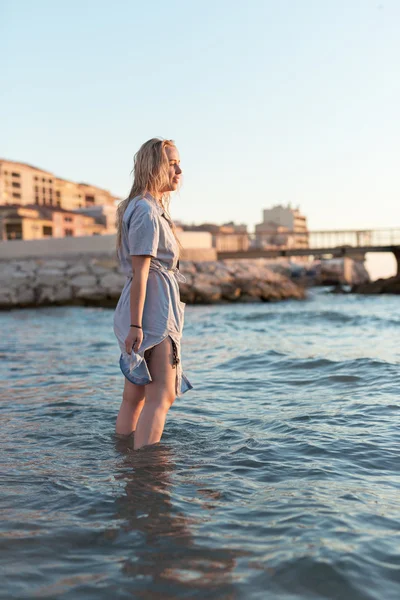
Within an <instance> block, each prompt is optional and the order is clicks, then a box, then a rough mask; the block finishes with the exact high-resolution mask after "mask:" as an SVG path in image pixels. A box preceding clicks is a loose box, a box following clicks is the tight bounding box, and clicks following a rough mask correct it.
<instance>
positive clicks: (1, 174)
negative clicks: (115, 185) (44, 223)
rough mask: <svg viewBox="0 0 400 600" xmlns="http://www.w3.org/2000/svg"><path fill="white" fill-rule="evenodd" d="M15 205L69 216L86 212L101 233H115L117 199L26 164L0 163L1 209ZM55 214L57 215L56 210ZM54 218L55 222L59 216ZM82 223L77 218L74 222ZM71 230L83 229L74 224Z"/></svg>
mask: <svg viewBox="0 0 400 600" xmlns="http://www.w3.org/2000/svg"><path fill="white" fill-rule="evenodd" d="M15 205H19V206H21V207H31V208H32V207H46V208H48V209H49V210H55V209H62V210H64V211H69V212H70V213H73V212H74V211H77V212H82V213H83V214H85V213H86V211H88V213H87V214H88V216H93V217H94V218H95V219H96V221H97V222H98V223H99V224H101V225H102V227H101V231H100V233H114V232H115V216H116V208H117V198H116V197H115V196H113V195H112V194H110V192H108V191H107V190H103V189H101V188H98V187H96V186H93V185H89V184H87V183H76V182H74V181H68V180H66V179H61V178H60V177H56V176H54V175H53V174H52V173H49V172H48V171H44V170H43V169H38V168H36V167H33V166H31V165H28V164H25V163H19V162H14V161H10V160H0V206H15ZM38 214H39V213H38ZM54 214H55V215H56V214H59V211H55V213H54ZM71 218H72V217H71ZM55 219H56V221H57V219H58V217H55ZM83 221H84V220H83ZM83 221H79V219H78V220H77V221H76V222H77V223H81V222H83ZM74 222H75V221H74ZM87 222H88V221H87ZM57 227H58V226H57V225H56V228H57ZM63 229H68V228H61V230H63ZM72 229H73V230H74V231H76V232H77V231H80V230H82V227H81V225H78V224H77V226H76V227H73V228H72ZM39 230H40V227H39ZM27 231H28V230H27ZM74 235H75V234H74ZM76 235H87V234H76ZM24 239H30V238H24Z"/></svg>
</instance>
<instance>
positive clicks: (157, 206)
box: [143, 192, 165, 215]
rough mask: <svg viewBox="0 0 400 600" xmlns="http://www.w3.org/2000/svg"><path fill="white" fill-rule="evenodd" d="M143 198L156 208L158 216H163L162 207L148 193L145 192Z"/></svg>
mask: <svg viewBox="0 0 400 600" xmlns="http://www.w3.org/2000/svg"><path fill="white" fill-rule="evenodd" d="M143 197H144V198H146V200H150V202H151V203H152V204H153V205H154V206H155V207H156V208H157V210H158V212H159V213H160V215H163V214H165V210H164V207H163V206H162V205H161V204H160V202H159V201H158V200H156V199H155V198H154V196H152V195H151V194H150V193H149V192H146V193H145V194H143Z"/></svg>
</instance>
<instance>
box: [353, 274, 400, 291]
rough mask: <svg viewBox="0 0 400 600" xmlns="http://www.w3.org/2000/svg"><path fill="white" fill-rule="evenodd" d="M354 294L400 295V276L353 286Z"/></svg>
mask: <svg viewBox="0 0 400 600" xmlns="http://www.w3.org/2000/svg"><path fill="white" fill-rule="evenodd" d="M351 293H353V294H400V275H395V276H394V277H388V278H387V279H377V280H376V281H370V282H369V283H361V284H358V285H353V287H352V288H351Z"/></svg>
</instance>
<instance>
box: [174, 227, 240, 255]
mask: <svg viewBox="0 0 400 600" xmlns="http://www.w3.org/2000/svg"><path fill="white" fill-rule="evenodd" d="M182 227H183V230H184V231H208V232H209V233H211V236H212V245H213V248H215V249H216V251H217V252H222V251H232V252H235V251H238V250H248V248H249V244H250V243H249V235H248V232H247V225H235V224H234V223H233V222H232V221H231V222H230V223H225V224H224V225H215V224H214V223H203V224H202V225H183V226H182Z"/></svg>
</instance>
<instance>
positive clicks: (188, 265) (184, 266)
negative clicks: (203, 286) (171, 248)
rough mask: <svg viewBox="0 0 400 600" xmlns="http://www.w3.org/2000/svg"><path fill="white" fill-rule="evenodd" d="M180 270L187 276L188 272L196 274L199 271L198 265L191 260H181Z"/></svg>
mask: <svg viewBox="0 0 400 600" xmlns="http://www.w3.org/2000/svg"><path fill="white" fill-rule="evenodd" d="M179 270H180V271H181V272H182V273H183V274H184V275H185V277H186V275H187V274H191V275H195V274H196V273H197V270H196V267H195V266H194V264H193V263H192V262H191V261H189V260H181V261H180V262H179Z"/></svg>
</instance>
